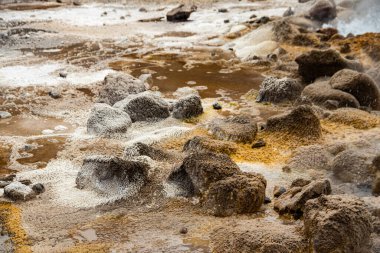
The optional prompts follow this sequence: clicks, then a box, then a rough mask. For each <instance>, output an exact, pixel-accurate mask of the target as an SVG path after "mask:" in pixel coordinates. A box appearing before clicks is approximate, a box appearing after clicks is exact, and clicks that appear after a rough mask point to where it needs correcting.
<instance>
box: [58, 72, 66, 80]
mask: <svg viewBox="0 0 380 253" xmlns="http://www.w3.org/2000/svg"><path fill="white" fill-rule="evenodd" d="M59 76H60V77H62V78H66V77H67V72H65V71H61V72H59Z"/></svg>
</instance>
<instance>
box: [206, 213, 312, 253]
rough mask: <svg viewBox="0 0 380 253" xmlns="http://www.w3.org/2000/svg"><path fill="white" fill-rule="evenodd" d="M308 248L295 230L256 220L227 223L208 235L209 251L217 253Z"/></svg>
mask: <svg viewBox="0 0 380 253" xmlns="http://www.w3.org/2000/svg"><path fill="white" fill-rule="evenodd" d="M307 248H308V247H307V242H306V241H305V240H304V239H303V237H302V235H301V234H300V233H299V232H298V231H297V229H296V227H294V226H291V225H285V224H283V223H272V222H268V221H263V220H258V219H253V220H252V219H251V220H245V221H241V222H240V223H239V224H237V225H228V224H226V225H225V226H223V227H220V228H217V229H215V230H214V231H213V232H212V234H211V249H212V252H217V253H230V252H235V253H252V252H255V253H269V252H276V253H290V252H297V253H301V252H308V250H307Z"/></svg>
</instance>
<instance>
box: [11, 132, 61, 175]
mask: <svg viewBox="0 0 380 253" xmlns="http://www.w3.org/2000/svg"><path fill="white" fill-rule="evenodd" d="M65 141H66V138H64V137H55V138H41V139H36V140H30V141H28V142H27V144H26V145H25V147H26V148H24V151H23V152H22V155H23V156H25V157H23V158H20V159H17V162H18V163H20V164H23V165H32V164H35V165H37V167H38V168H43V167H46V165H47V163H48V162H49V161H50V160H52V159H55V158H57V154H58V152H59V151H61V150H63V148H64V144H65Z"/></svg>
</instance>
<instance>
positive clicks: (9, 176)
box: [0, 174, 16, 182]
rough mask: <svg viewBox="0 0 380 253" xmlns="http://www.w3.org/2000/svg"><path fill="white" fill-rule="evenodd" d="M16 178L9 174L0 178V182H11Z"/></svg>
mask: <svg viewBox="0 0 380 253" xmlns="http://www.w3.org/2000/svg"><path fill="white" fill-rule="evenodd" d="M15 178H16V175H15V174H10V175H6V176H1V177H0V181H7V182H9V181H13V179H15Z"/></svg>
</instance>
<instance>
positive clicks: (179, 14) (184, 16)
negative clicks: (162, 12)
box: [166, 4, 197, 22]
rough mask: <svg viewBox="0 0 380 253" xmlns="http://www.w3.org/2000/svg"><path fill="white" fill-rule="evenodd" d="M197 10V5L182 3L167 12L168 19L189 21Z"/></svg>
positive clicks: (171, 20)
mask: <svg viewBox="0 0 380 253" xmlns="http://www.w3.org/2000/svg"><path fill="white" fill-rule="evenodd" d="M196 10H197V7H196V6H194V5H193V6H191V7H190V8H189V7H188V6H185V5H184V4H181V5H180V6H178V7H176V8H174V9H172V10H171V11H169V12H168V13H167V14H166V19H167V20H168V21H170V22H183V21H187V20H188V19H189V17H190V15H191V13H193V12H194V11H196Z"/></svg>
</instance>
